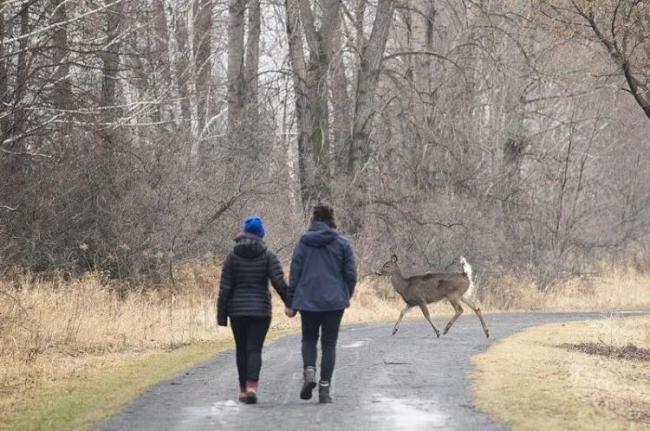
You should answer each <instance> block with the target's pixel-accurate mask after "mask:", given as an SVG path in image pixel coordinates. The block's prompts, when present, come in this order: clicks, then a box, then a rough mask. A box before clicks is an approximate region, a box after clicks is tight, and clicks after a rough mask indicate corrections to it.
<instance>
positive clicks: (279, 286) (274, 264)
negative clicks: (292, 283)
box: [267, 251, 290, 307]
mask: <svg viewBox="0 0 650 431" xmlns="http://www.w3.org/2000/svg"><path fill="white" fill-rule="evenodd" d="M268 253H269V255H268V256H269V261H268V267H267V271H268V274H267V276H268V277H269V279H270V280H271V284H272V285H273V288H274V289H275V291H276V292H278V295H280V298H282V302H284V305H285V306H286V307H289V305H290V304H288V303H287V290H288V286H287V283H285V281H284V271H282V265H280V261H279V260H278V257H277V256H276V255H275V253H273V252H271V251H269V252H268Z"/></svg>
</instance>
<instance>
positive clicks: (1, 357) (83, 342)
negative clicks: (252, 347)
mask: <svg viewBox="0 0 650 431" xmlns="http://www.w3.org/2000/svg"><path fill="white" fill-rule="evenodd" d="M218 276H219V273H218V267H217V266H216V265H214V264H204V263H201V264H199V263H196V262H194V263H188V264H186V265H184V266H182V267H179V268H177V269H176V271H175V280H176V284H175V287H174V288H173V289H170V288H160V286H158V288H157V289H151V288H150V289H145V288H143V287H141V288H139V289H137V288H136V289H134V288H133V286H130V287H129V288H128V289H125V288H124V287H125V286H124V285H123V284H116V283H115V282H113V281H109V280H107V279H105V278H103V277H102V276H101V275H99V274H90V275H86V276H84V277H82V278H81V279H73V280H65V279H64V277H62V276H57V275H50V276H49V277H48V278H47V279H42V278H33V277H32V276H31V275H22V276H13V277H11V278H10V279H8V280H6V281H0V423H2V421H3V418H4V419H6V418H7V417H8V415H10V414H11V412H13V411H15V409H16V407H17V406H21V405H24V404H25V402H26V400H28V399H30V398H31V397H32V396H33V395H34V393H36V392H37V391H38V390H39V388H40V387H42V386H43V385H45V384H49V383H52V382H57V381H63V380H65V379H68V378H70V377H73V376H80V375H83V374H84V373H86V372H87V371H88V370H91V369H95V368H97V367H104V366H105V364H106V361H105V360H106V358H108V357H111V358H116V360H118V359H119V358H121V357H123V358H131V357H138V356H144V355H150V354H152V353H159V352H166V351H171V350H174V349H177V348H179V347H182V346H191V345H197V344H200V343H213V342H217V341H222V340H229V339H230V338H231V334H230V330H229V328H217V327H215V325H214V320H215V316H214V304H215V296H216V286H217V283H218ZM649 285H650V277H649V276H647V275H640V274H636V273H625V272H621V273H616V274H612V275H611V276H609V277H608V278H607V279H596V280H580V281H577V282H570V283H567V284H565V285H563V286H556V287H554V288H553V289H552V290H551V291H549V292H547V293H545V294H544V293H541V292H539V291H538V290H537V289H536V288H535V286H534V285H533V284H532V283H528V282H526V281H525V280H521V279H514V278H512V279H508V278H505V279H504V280H503V283H502V284H501V286H503V288H502V289H501V290H498V292H499V295H491V296H488V297H487V298H485V300H484V301H483V306H484V307H483V308H484V309H486V310H488V311H489V310H503V309H518V310H559V309H584V308H591V309H594V308H608V309H609V308H631V307H637V306H638V307H641V306H644V305H645V306H649V305H650V289H648V286H649ZM491 291H494V289H491ZM124 292H129V293H126V294H125V293H124ZM402 307H403V304H402V302H401V299H399V298H398V297H396V295H395V294H394V293H393V292H392V289H391V287H390V284H389V282H388V280H387V279H385V278H383V279H381V278H376V277H370V278H368V279H366V280H364V281H363V282H361V283H360V285H359V286H358V288H357V293H356V294H355V298H354V301H353V306H352V308H351V309H350V310H349V311H348V312H346V314H345V317H344V323H346V324H352V323H361V322H364V323H367V322H386V321H393V320H394V319H395V318H396V317H397V315H398V314H399V310H400V309H401V308H402ZM430 308H431V310H432V313H433V314H438V315H441V314H445V315H448V314H450V313H451V312H452V309H451V307H450V306H449V305H448V304H446V303H440V304H436V305H433V306H431V307H430ZM274 310H275V311H274V312H275V315H274V320H273V328H274V329H275V330H278V329H286V328H297V327H298V325H299V319H293V320H292V319H288V318H286V317H285V316H284V314H283V313H282V310H283V307H282V305H281V303H280V300H279V299H278V298H277V297H275V296H274ZM408 317H410V318H420V315H419V312H418V311H417V310H416V311H413V312H411V313H410V314H409V315H408Z"/></svg>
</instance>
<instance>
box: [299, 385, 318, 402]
mask: <svg viewBox="0 0 650 431" xmlns="http://www.w3.org/2000/svg"><path fill="white" fill-rule="evenodd" d="M315 388H316V382H309V383H307V384H306V385H305V386H303V388H302V390H301V391H300V399H301V400H311V395H312V394H311V393H312V391H313V390H314V389H315Z"/></svg>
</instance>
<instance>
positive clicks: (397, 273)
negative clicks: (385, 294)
mask: <svg viewBox="0 0 650 431" xmlns="http://www.w3.org/2000/svg"><path fill="white" fill-rule="evenodd" d="M460 264H461V266H462V267H463V272H457V273H438V274H436V273H427V274H424V275H416V276H413V277H408V278H406V277H404V276H403V275H402V271H401V270H400V268H399V265H398V264H397V256H396V255H392V256H391V259H390V260H389V261H388V262H386V263H385V264H384V265H383V266H382V267H381V270H380V271H378V272H377V275H380V276H385V275H388V276H390V280H391V283H392V285H393V288H394V289H395V291H396V292H397V293H398V294H399V296H401V297H402V299H403V300H404V302H405V303H406V307H405V308H404V309H403V310H402V311H401V313H400V315H399V318H398V319H397V322H395V327H394V328H393V335H395V334H396V333H397V331H398V330H399V324H400V322H401V321H402V319H403V318H404V315H405V314H406V313H407V312H408V311H409V310H410V309H411V308H413V307H416V306H417V307H420V310H422V314H424V317H425V319H427V321H428V322H429V324H431V327H432V328H433V331H434V332H435V333H436V337H438V338H440V331H438V329H437V328H436V327H435V325H434V324H433V322H432V321H431V316H430V315H429V309H428V308H427V305H428V304H433V303H436V302H438V301H440V300H442V299H447V301H449V303H450V304H451V306H452V307H454V312H455V313H456V314H454V317H452V318H451V320H450V321H449V323H447V326H445V329H444V331H443V332H442V334H443V335H445V334H447V332H449V329H451V326H452V325H453V324H454V322H455V321H456V320H457V319H458V318H459V317H460V315H461V314H463V307H462V306H461V305H460V303H461V302H462V303H464V304H465V305H467V306H468V307H469V308H471V309H472V311H474V313H476V315H477V316H478V318H479V320H480V321H481V326H482V327H483V332H484V333H485V337H486V338H490V331H489V330H488V327H487V325H486V324H485V320H483V315H482V314H481V310H480V308H479V307H477V306H476V305H474V303H473V302H472V300H471V299H470V298H471V296H472V292H473V291H474V279H473V278H472V267H471V266H470V264H469V263H468V262H467V260H466V259H465V258H464V257H462V256H461V257H460Z"/></svg>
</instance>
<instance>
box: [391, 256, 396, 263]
mask: <svg viewBox="0 0 650 431" xmlns="http://www.w3.org/2000/svg"><path fill="white" fill-rule="evenodd" d="M390 260H391V261H393V262H394V263H397V255H392V256H391V257H390Z"/></svg>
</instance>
